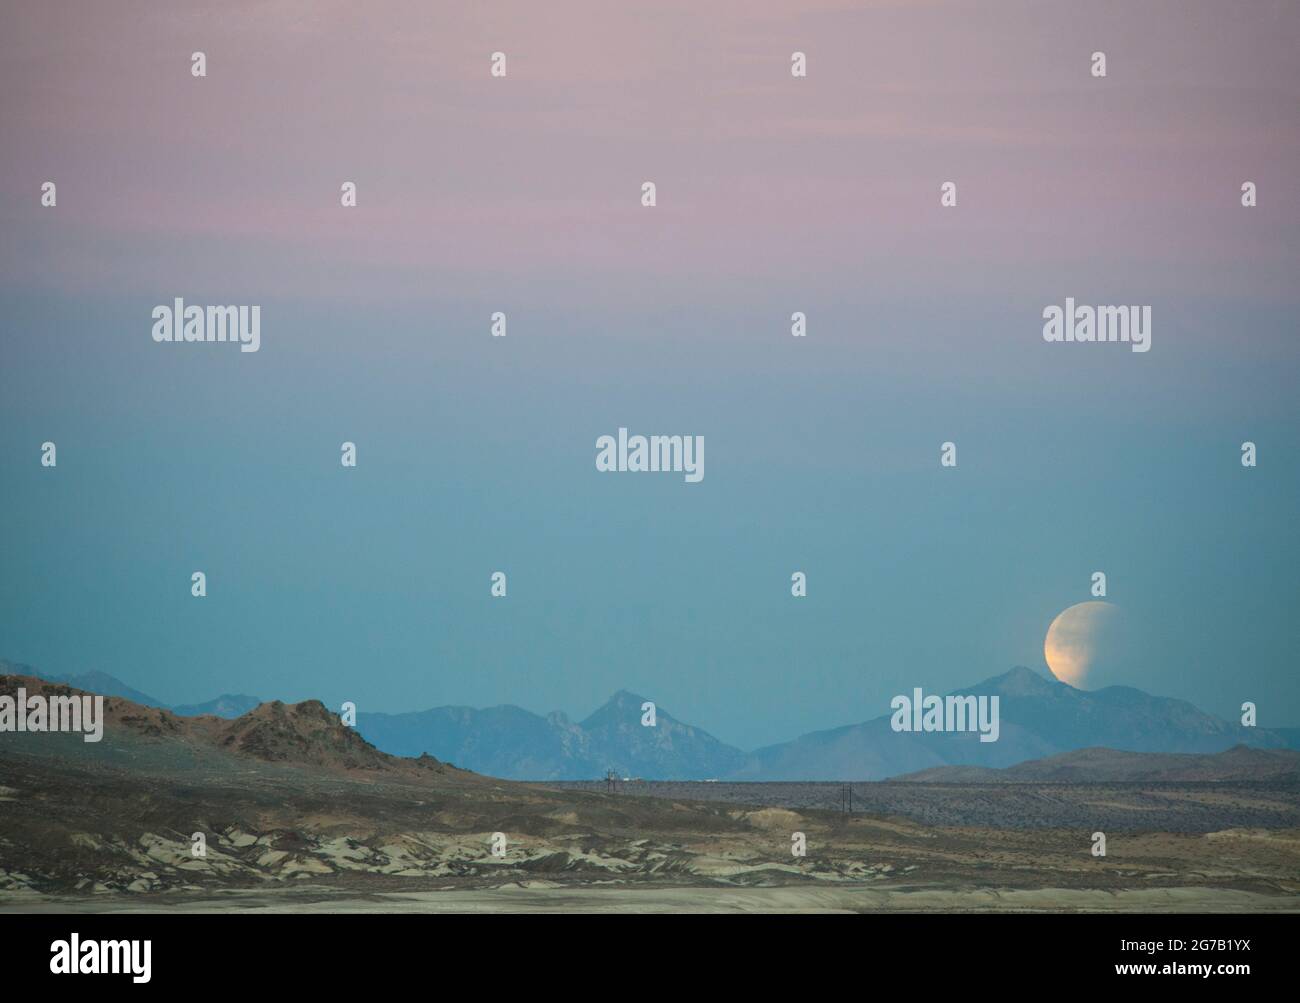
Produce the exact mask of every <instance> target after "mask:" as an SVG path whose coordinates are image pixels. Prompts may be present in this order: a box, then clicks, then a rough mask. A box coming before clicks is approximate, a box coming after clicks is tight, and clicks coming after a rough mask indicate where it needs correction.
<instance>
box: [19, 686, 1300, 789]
mask: <svg viewBox="0 0 1300 1003" xmlns="http://www.w3.org/2000/svg"><path fill="white" fill-rule="evenodd" d="M0 673H9V674H13V675H26V676H35V675H37V673H36V672H35V670H34V669H32V668H31V667H30V666H25V665H16V664H13V663H8V662H3V661H0ZM47 678H49V679H50V681H52V682H61V683H65V684H66V685H71V686H75V687H76V688H78V689H83V690H86V691H89V692H95V693H103V694H105V695H107V696H118V697H122V698H123V699H127V700H130V701H132V702H133V703H136V704H139V705H142V706H144V707H149V708H159V709H168V710H170V711H173V712H174V713H175V714H176V715H180V716H181V717H193V716H198V715H215V716H217V717H221V718H227V719H242V718H243V717H245V716H247V715H249V714H250V712H251V713H252V715H253V719H254V720H260V716H259V715H258V710H257V708H258V706H259V703H260V701H259V700H258V699H257V698H256V697H251V696H246V695H242V694H241V695H229V694H227V695H224V696H221V697H218V698H216V699H215V700H210V701H207V702H206V703H201V704H189V705H183V706H178V707H174V708H166V705H164V704H162V703H161V702H160V701H157V700H154V699H153V698H151V697H148V696H146V695H145V694H143V693H140V692H138V691H137V690H134V689H132V688H131V687H129V686H127V685H126V684H125V683H123V682H122V681H121V680H119V679H115V678H114V677H112V676H109V675H107V674H105V673H102V672H88V673H83V674H81V675H75V676H74V675H65V676H61V677H47ZM953 692H954V693H956V694H958V695H970V696H977V697H978V696H981V695H983V696H994V695H996V696H997V697H998V698H999V704H1000V706H999V711H1000V713H999V719H1000V734H999V737H998V740H997V741H996V742H980V741H979V736H978V735H977V734H975V733H973V732H965V733H956V734H952V733H944V732H895V731H894V730H893V729H892V728H891V727H890V715H889V714H883V715H881V716H880V717H877V718H874V719H872V720H869V721H865V722H862V723H860V724H851V725H846V726H844V727H840V728H833V729H829V730H825V731H815V732H811V733H809V734H806V735H802V736H800V737H798V738H796V739H794V740H792V741H789V742H783V743H779V744H776V745H769V746H765V747H763V748H760V749H756V750H754V751H753V752H748V753H747V752H744V751H742V750H740V749H738V748H736V747H734V746H731V745H727V744H726V743H725V742H722V741H719V740H718V739H717V738H715V737H714V736H713V735H711V734H709V733H708V732H706V731H704V730H703V729H700V728H697V727H694V726H692V725H689V724H686V723H684V722H682V721H680V720H678V719H677V718H675V717H674V716H673V715H671V714H669V713H668V712H667V711H665V710H664V709H663V708H662V707H657V708H656V720H655V725H654V726H653V727H649V726H646V725H643V724H642V723H641V721H642V716H643V713H644V712H643V711H642V706H643V704H645V703H647V702H648V701H647V700H646V698H644V697H642V696H639V695H638V694H635V693H631V692H629V691H627V690H619V691H618V692H617V693H615V694H614V695H613V696H612V697H610V698H609V700H607V701H606V702H605V703H604V704H603V705H602V706H601V707H599V708H598V709H597V710H595V711H594V712H593V713H591V714H590V715H589V716H588V717H586V718H585V719H583V720H582V721H580V722H573V721H571V720H570V719H569V718H568V716H567V715H565V714H564V713H563V712H560V711H555V712H552V713H550V714H547V715H540V714H535V713H533V712H532V711H528V710H525V709H524V708H522V707H516V706H513V705H510V704H505V705H502V706H498V707H488V708H484V709H475V708H472V707H450V706H448V707H434V708H431V709H429V710H421V711H408V712H403V713H397V714H387V713H379V712H375V711H370V712H366V711H359V712H358V714H357V724H356V730H357V732H358V733H359V734H360V735H361V736H362V737H364V738H365V739H366V740H367V741H368V742H370V743H372V744H373V745H374V746H375V747H376V748H377V749H379V750H382V751H383V752H385V753H388V754H390V755H394V756H407V757H418V756H421V755H428V756H433V757H435V758H436V759H438V760H440V761H442V762H446V763H454V764H456V765H457V766H460V767H462V768H464V769H468V770H473V771H474V772H476V773H483V774H487V775H489V776H495V777H501V778H503V779H508V780H539V781H545V780H584V779H595V778H600V777H604V776H605V774H606V772H607V771H609V770H614V771H615V772H616V773H617V774H618V775H619V776H620V777H639V778H642V779H647V780H714V779H717V780H753V781H760V780H790V781H794V780H812V781H817V780H821V781H836V780H883V779H887V778H890V777H901V776H905V775H908V774H915V773H919V772H921V771H927V770H937V769H940V768H944V767H971V768H979V767H982V768H988V769H992V770H1001V769H1005V768H1007V767H1011V766H1015V765H1016V764H1018V763H1026V762H1028V761H1031V760H1048V759H1050V757H1054V756H1058V755H1060V754H1062V753H1066V752H1074V751H1077V750H1083V749H1095V748H1104V749H1110V750H1117V751H1120V752H1134V753H1161V754H1166V753H1181V754H1201V755H1210V754H1214V753H1220V752H1224V751H1226V750H1228V749H1232V748H1233V747H1235V746H1239V745H1240V746H1247V747H1252V748H1257V749H1283V748H1288V747H1290V748H1300V729H1297V728H1278V729H1264V728H1247V727H1243V726H1241V725H1236V724H1232V723H1229V722H1227V721H1223V720H1222V719H1220V718H1217V717H1214V716H1213V715H1210V714H1206V713H1204V712H1203V711H1200V710H1198V709H1197V708H1196V707H1194V706H1193V705H1192V704H1190V703H1188V702H1187V701H1185V700H1178V699H1174V698H1170V697H1159V696H1153V695H1151V694H1149V693H1145V692H1143V691H1142V690H1139V689H1135V688H1134V687H1131V686H1110V687H1107V688H1105V689H1101V690H1095V691H1087V690H1078V689H1075V688H1074V687H1072V686H1070V685H1069V684H1067V683H1063V682H1061V681H1060V680H1058V679H1056V678H1055V677H1054V676H1053V675H1052V674H1051V672H1050V670H1047V669H1045V668H1043V669H1038V670H1034V669H1029V668H1025V667H1024V666H1017V667H1016V668H1013V669H1011V670H1010V671H1008V672H1005V673H1003V674H1002V675H1000V676H994V677H993V678H991V679H986V680H984V681H983V682H982V683H979V684H977V685H975V686H970V687H966V688H964V689H961V690H956V691H953ZM261 706H262V707H266V706H268V705H266V704H262V705H261ZM323 709H324V708H322V710H323ZM268 713H270V712H268ZM327 713H331V714H332V713H333V712H332V711H328V712H327ZM283 723H284V722H281V724H283ZM153 724H154V725H156V726H159V727H161V726H163V725H162V721H161V719H160V720H159V721H158V722H153ZM252 741H254V744H255V745H256V744H257V740H255V739H254V740H252ZM342 758H346V756H343V757H342ZM1126 768H1127V767H1126ZM1151 768H1152V769H1155V768H1157V767H1156V766H1152V767H1151ZM1135 769H1136V767H1135ZM956 775H957V774H952V776H956ZM974 775H975V774H972V776H974Z"/></svg>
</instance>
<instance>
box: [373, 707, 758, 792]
mask: <svg viewBox="0 0 1300 1003" xmlns="http://www.w3.org/2000/svg"><path fill="white" fill-rule="evenodd" d="M646 702H647V701H646V699H645V698H644V697H641V696H638V695H636V694H635V693H629V692H628V691H626V690H619V691H618V692H617V693H615V694H614V695H613V696H612V697H610V698H609V700H608V701H606V703H605V704H604V705H603V706H601V707H600V708H598V709H597V710H596V711H594V712H593V713H592V714H591V715H589V716H588V717H587V718H586V719H584V720H583V721H581V722H579V723H574V722H572V721H570V720H569V718H568V717H567V716H566V715H565V714H563V713H562V712H559V711H556V712H553V713H551V714H548V715H546V716H545V717H543V716H541V715H539V714H534V713H532V712H531V711H526V710H524V709H523V708H521V707H514V706H510V705H506V706H502V707H489V708H487V709H486V710H474V709H473V708H470V707H437V708H434V709H433V710H426V711H414V712H410V713H405V714H380V713H360V712H359V713H358V714H357V730H358V731H360V732H361V734H362V735H364V736H365V737H366V738H367V739H369V740H370V741H371V742H373V743H374V744H375V745H376V746H377V747H378V748H381V749H383V750H384V751H385V752H390V753H392V754H394V755H399V756H416V755H419V754H420V753H422V752H426V753H428V754H429V755H431V756H434V757H436V758H438V759H440V760H442V761H443V762H451V763H455V764H456V765H457V766H461V767H463V768H465V769H469V770H473V771H474V772H476V773H487V774H489V775H491V776H496V777H503V778H505V779H509V780H572V779H591V778H595V777H602V776H604V775H605V773H606V771H607V770H611V769H612V770H614V771H615V772H617V773H618V775H619V776H635V777H645V778H654V779H656V780H707V779H714V778H717V777H719V776H722V775H725V774H726V773H729V772H731V771H732V770H734V769H736V768H737V767H739V766H740V764H741V763H742V762H743V761H744V758H745V754H744V753H743V752H742V751H741V750H740V749H737V748H734V747H733V746H729V745H726V744H724V743H723V742H720V741H718V740H717V739H716V738H714V737H713V736H712V735H710V734H709V733H708V732H706V731H703V730H702V729H700V728H695V727H692V726H691V725H688V724H683V723H682V722H680V721H678V720H677V719H676V718H674V717H673V716H672V715H671V714H668V713H667V712H665V711H664V710H663V709H661V708H656V714H655V724H654V726H648V725H643V724H642V723H641V720H642V716H643V711H642V709H641V708H642V705H643V704H644V703H646Z"/></svg>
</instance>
